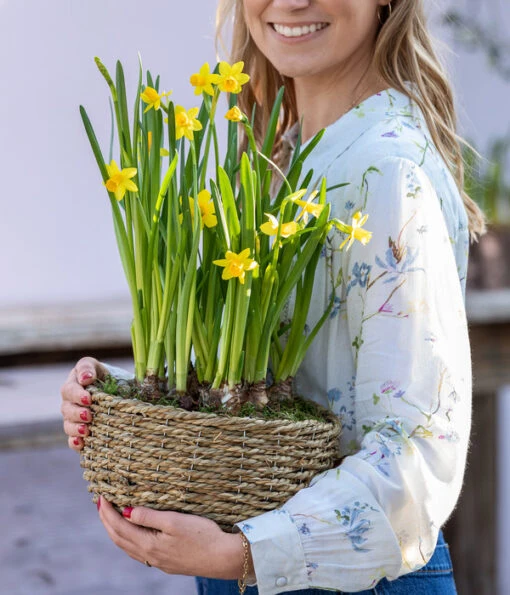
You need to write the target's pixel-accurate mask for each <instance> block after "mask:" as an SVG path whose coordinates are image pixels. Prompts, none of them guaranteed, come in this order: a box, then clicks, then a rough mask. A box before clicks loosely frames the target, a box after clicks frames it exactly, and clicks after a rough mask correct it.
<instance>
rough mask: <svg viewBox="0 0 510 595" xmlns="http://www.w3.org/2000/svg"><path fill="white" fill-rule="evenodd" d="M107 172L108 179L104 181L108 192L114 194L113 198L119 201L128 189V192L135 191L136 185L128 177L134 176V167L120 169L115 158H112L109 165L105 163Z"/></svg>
mask: <svg viewBox="0 0 510 595" xmlns="http://www.w3.org/2000/svg"><path fill="white" fill-rule="evenodd" d="M106 171H107V172H108V176H109V178H108V180H106V182H105V183H104V185H105V186H106V189H107V190H108V191H109V192H113V193H114V194H115V198H116V199H117V200H118V201H121V200H122V199H123V198H124V195H125V194H126V192H127V191H128V190H129V191H130V192H137V191H138V186H137V185H136V184H135V183H134V182H133V181H132V180H131V179H130V178H134V177H135V176H136V173H137V171H136V167H126V168H124V169H123V170H120V169H119V167H118V165H117V164H116V163H115V160H114V159H112V162H111V163H110V165H108V164H107V165H106Z"/></svg>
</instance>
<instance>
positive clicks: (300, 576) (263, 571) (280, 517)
mask: <svg viewBox="0 0 510 595" xmlns="http://www.w3.org/2000/svg"><path fill="white" fill-rule="evenodd" d="M237 526H238V527H239V529H240V530H241V531H242V532H243V533H244V534H245V536H246V538H247V539H248V541H249V543H250V548H251V555H252V559H253V567H254V569H255V576H256V578H257V587H258V591H259V594H260V595H273V594H275V593H284V592H286V591H296V590H299V589H308V588H309V587H310V583H309V581H308V573H307V569H306V562H305V553H304V550H303V546H302V544H301V539H300V537H299V532H298V529H297V527H296V525H295V524H294V522H293V520H292V517H291V516H290V514H289V513H288V512H287V511H286V510H285V509H282V508H280V509H276V510H272V511H270V512H266V513H264V514H261V515H259V516H256V517H253V518H251V519H248V520H246V521H242V522H240V523H237Z"/></svg>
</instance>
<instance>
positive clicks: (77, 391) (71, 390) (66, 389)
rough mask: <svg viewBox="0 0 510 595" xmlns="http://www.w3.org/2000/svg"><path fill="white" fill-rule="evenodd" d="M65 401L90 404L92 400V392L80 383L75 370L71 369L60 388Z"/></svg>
mask: <svg viewBox="0 0 510 595" xmlns="http://www.w3.org/2000/svg"><path fill="white" fill-rule="evenodd" d="M60 394H61V395H62V400H63V401H69V402H70V403H74V404H76V405H85V406H88V405H90V403H91V402H92V400H91V398H90V394H89V393H88V392H87V391H86V390H85V389H84V388H83V387H82V386H81V385H80V384H79V382H78V381H77V379H76V373H75V371H74V370H73V371H71V373H70V374H69V378H68V379H67V381H66V383H65V384H64V385H63V386H62V388H61V389H60Z"/></svg>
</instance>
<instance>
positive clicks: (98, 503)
mask: <svg viewBox="0 0 510 595" xmlns="http://www.w3.org/2000/svg"><path fill="white" fill-rule="evenodd" d="M96 506H97V509H98V510H99V509H100V508H101V496H99V498H98V499H97V503H96Z"/></svg>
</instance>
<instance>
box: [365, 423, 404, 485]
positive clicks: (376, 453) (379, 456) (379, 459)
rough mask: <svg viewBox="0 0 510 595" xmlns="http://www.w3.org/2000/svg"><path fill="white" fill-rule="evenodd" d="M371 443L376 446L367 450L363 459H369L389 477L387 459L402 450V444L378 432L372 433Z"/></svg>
mask: <svg viewBox="0 0 510 595" xmlns="http://www.w3.org/2000/svg"><path fill="white" fill-rule="evenodd" d="M371 444H375V445H376V448H375V449H373V450H371V451H370V452H368V453H367V454H366V455H365V456H364V457H363V458H364V460H365V461H370V463H371V464H372V465H373V466H374V467H375V468H376V469H378V470H379V471H380V472H381V473H382V474H384V475H386V477H389V476H390V474H389V472H388V470H389V466H390V462H389V459H390V458H391V457H392V456H394V455H399V454H400V453H401V452H402V445H401V444H400V443H399V442H396V441H395V440H393V439H392V438H389V437H388V436H385V435H384V434H381V433H379V432H377V433H375V434H374V436H373V439H372V442H371Z"/></svg>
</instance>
